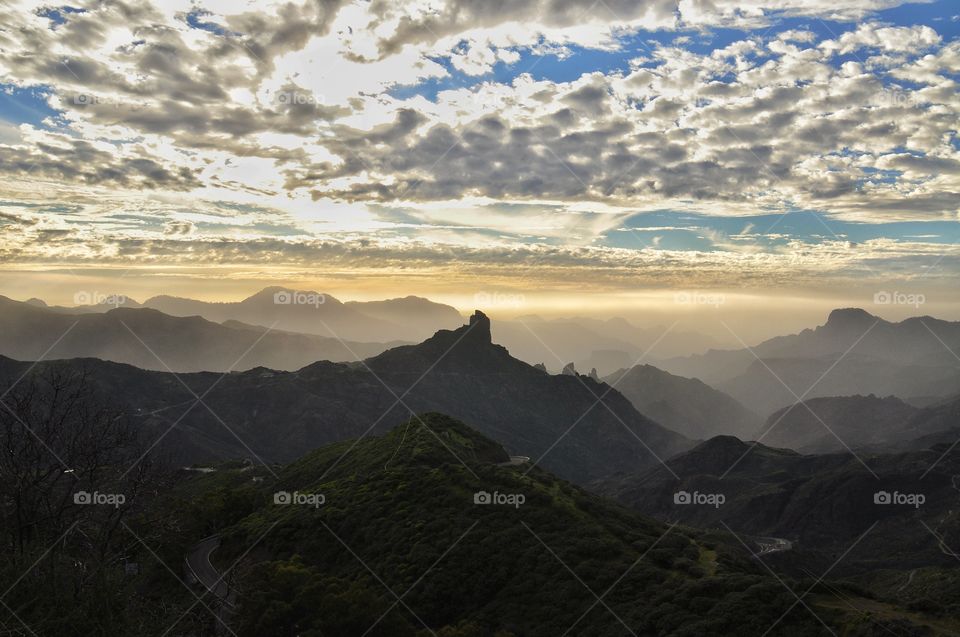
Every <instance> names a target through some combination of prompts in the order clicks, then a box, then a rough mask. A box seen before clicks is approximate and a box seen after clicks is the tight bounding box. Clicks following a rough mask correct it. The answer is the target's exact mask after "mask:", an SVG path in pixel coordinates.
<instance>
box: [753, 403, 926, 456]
mask: <svg viewBox="0 0 960 637" xmlns="http://www.w3.org/2000/svg"><path fill="white" fill-rule="evenodd" d="M919 411H920V410H919V409H917V408H916V407H912V406H911V405H908V404H907V403H905V402H903V401H902V400H900V399H899V398H896V397H894V396H888V397H886V398H879V397H877V396H873V395H870V396H835V397H830V398H811V399H810V400H807V401H804V403H803V404H795V405H791V406H790V407H786V408H784V409H781V410H780V411H776V412H774V413H772V414H771V415H770V417H769V418H768V419H767V422H766V423H765V424H764V426H763V427H761V428H760V429H759V430H758V431H756V432H754V435H753V436H752V438H753V439H756V440H761V439H762V440H763V443H764V444H766V445H769V446H772V447H787V448H790V449H796V450H797V451H801V452H804V453H829V452H834V451H843V450H845V449H846V448H847V447H852V448H859V447H864V446H877V445H889V444H893V443H896V442H898V441H904V440H909V439H913V438H917V437H919V436H922V435H924V434H928V433H933V432H932V431H929V430H928V431H923V430H917V429H915V428H913V427H912V426H910V424H909V422H910V420H911V419H912V418H913V416H914V415H915V414H916V413H917V412H919ZM944 428H945V427H944ZM831 432H832V433H831Z"/></svg>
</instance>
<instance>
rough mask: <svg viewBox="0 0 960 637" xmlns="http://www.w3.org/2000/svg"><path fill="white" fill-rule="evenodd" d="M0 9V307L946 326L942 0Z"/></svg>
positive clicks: (955, 192)
mask: <svg viewBox="0 0 960 637" xmlns="http://www.w3.org/2000/svg"><path fill="white" fill-rule="evenodd" d="M3 5H4V6H3V12H4V21H3V22H4V24H3V27H2V28H0V294H5V295H8V296H11V297H14V298H26V297H30V296H39V297H42V298H44V299H46V300H47V301H48V302H51V303H61V304H67V305H70V304H72V302H71V301H72V299H73V298H74V297H75V296H76V293H77V291H78V290H85V291H90V290H98V291H103V292H104V293H118V292H119V293H123V294H126V295H128V296H132V297H134V298H140V299H141V300H142V299H143V298H146V297H148V296H152V295H154V294H174V295H179V296H193V297H196V298H204V299H211V300H212V299H222V300H233V299H239V298H243V297H245V296H247V295H249V294H251V293H253V292H254V291H256V290H257V289H259V288H261V287H265V286H267V285H275V284H281V285H290V286H294V287H298V288H303V289H317V290H320V291H323V292H328V293H332V294H335V295H337V296H338V297H341V298H346V299H371V298H388V297H395V296H403V295H406V294H419V295H424V296H429V297H431V298H435V299H437V300H441V301H446V302H451V303H453V304H454V305H456V306H458V307H460V308H461V309H464V310H466V309H469V308H470V306H471V305H475V304H477V301H478V299H482V300H484V302H486V303H493V304H494V305H495V304H496V303H497V302H498V301H497V300H498V299H502V300H504V301H503V303H502V305H503V306H504V307H503V308H501V309H503V310H504V311H514V310H515V311H516V312H518V313H519V312H540V313H544V312H546V313H560V314H562V313H567V314H571V313H590V312H594V313H611V314H630V313H631V312H632V313H643V312H645V311H649V312H658V313H660V314H663V313H669V311H670V310H671V309H672V310H674V311H680V310H687V309H696V310H698V311H701V310H702V311H709V310H710V308H715V307H716V306H717V303H716V302H715V301H716V299H718V298H723V299H729V300H736V299H739V300H741V303H740V306H739V307H740V310H742V311H745V312H747V311H749V312H754V311H763V310H764V309H767V310H769V309H770V308H779V310H780V311H781V313H783V314H788V315H794V314H795V313H796V310H797V308H798V307H803V308H815V310H811V311H816V312H820V311H821V310H823V309H824V308H829V307H835V306H840V305H859V306H865V307H868V309H873V310H877V311H878V313H880V314H884V313H887V314H890V315H891V316H893V315H909V314H915V313H920V308H919V307H918V305H919V304H917V303H916V302H915V301H916V299H917V298H920V297H922V298H923V304H924V305H926V306H928V307H927V308H925V311H926V312H927V313H931V314H936V315H940V316H944V317H947V318H960V296H958V294H957V292H958V287H957V284H956V281H957V276H958V274H960V248H958V244H960V241H958V239H960V137H958V122H960V95H958V85H957V82H958V80H960V39H958V33H960V5H958V4H957V2H956V1H955V0H933V1H929V2H901V1H899V0H776V1H774V0H648V1H636V0H512V1H510V2H501V1H494V0H491V1H488V2H476V1H473V0H423V1H419V0H418V1H410V2H407V1H396V0H364V1H358V2H348V1H346V0H310V1H308V2H303V3H301V2H297V1H296V0H293V1H285V2H279V3H274V2H265V1H259V0H258V1H257V2H251V1H248V2H244V1H238V0H231V1H229V2H227V1H219V0H215V1H202V0H198V1H192V2H188V1H169V2H159V1H148V0H143V1H139V0H131V1H127V2H124V1H116V2H108V3H101V2H76V3H71V4H68V5H47V4H39V3H30V2H18V1H10V0H6V1H4V2H3ZM884 294H887V295H890V296H889V298H892V299H894V301H892V302H890V303H884V301H883V299H885V298H887V297H885V296H883V295H884ZM878 298H879V299H880V301H877V299H878ZM517 299H523V303H522V304H518V303H517ZM711 299H713V301H714V302H712V303H711V302H710V300H711ZM897 299H901V300H902V299H907V300H906V301H903V302H900V301H898V300H897ZM910 299H912V300H910ZM701 300H702V301H703V302H701ZM518 305H522V306H523V307H518ZM678 305H679V306H684V305H688V306H694V307H693V308H684V307H679V308H678ZM700 306H703V307H702V308H701V307H700ZM871 306H872V307H871ZM878 306H879V307H878Z"/></svg>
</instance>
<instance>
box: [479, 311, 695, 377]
mask: <svg viewBox="0 0 960 637" xmlns="http://www.w3.org/2000/svg"><path fill="white" fill-rule="evenodd" d="M494 337H495V338H496V341H497V342H498V343H502V344H503V345H504V346H505V347H507V348H508V349H509V350H510V351H511V352H512V353H513V355H514V356H516V357H517V358H519V359H521V360H524V361H527V362H529V363H538V362H543V363H546V365H547V367H548V368H549V369H556V370H558V371H559V370H560V369H561V368H562V367H563V366H564V365H565V364H567V363H569V362H571V361H572V362H574V363H576V366H577V368H578V369H581V370H584V371H585V372H586V371H589V370H590V368H591V367H596V368H597V369H598V370H599V373H600V374H602V375H606V374H609V373H612V372H613V371H615V370H617V369H619V368H621V367H625V366H628V365H631V364H633V363H634V362H636V361H637V360H638V359H640V358H641V357H642V356H643V355H644V353H646V354H647V356H648V357H670V356H676V355H678V354H686V353H689V352H696V351H703V350H704V349H706V348H707V347H709V346H710V345H711V344H712V343H713V341H712V339H710V338H709V337H706V336H703V335H702V334H698V333H695V332H672V331H669V330H666V328H649V329H645V328H641V327H637V326H634V325H633V324H631V323H630V322H628V321H626V320H625V319H622V318H613V319H609V320H606V321H600V320H596V319H589V318H569V319H543V318H540V317H537V316H525V317H521V318H518V319H514V320H504V321H499V320H498V321H496V323H495V324H494ZM608 361H609V362H608Z"/></svg>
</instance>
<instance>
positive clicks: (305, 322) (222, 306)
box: [144, 287, 461, 342]
mask: <svg viewBox="0 0 960 637" xmlns="http://www.w3.org/2000/svg"><path fill="white" fill-rule="evenodd" d="M144 306H145V307H150V308H153V309H157V310H160V311H161V312H164V313H166V314H170V315H173V316H202V317H204V318H206V319H208V320H211V321H215V322H218V323H220V322H223V321H229V320H233V321H240V322H242V323H248V324H253V325H261V326H266V327H270V326H272V327H274V328H275V329H280V330H286V331H290V332H300V333H304V334H318V335H322V336H328V337H337V338H342V339H345V340H359V341H375V342H386V341H396V340H404V341H411V340H421V339H422V338H423V337H424V335H426V334H432V333H433V332H434V331H436V330H437V329H438V328H442V327H454V326H456V325H459V324H460V323H461V317H460V314H459V313H458V312H457V311H456V310H455V309H454V308H452V307H450V306H448V305H440V304H439V303H433V302H432V301H429V300H427V299H423V298H419V297H406V298H403V299H391V300H388V301H374V302H370V303H358V302H349V303H342V302H341V301H339V300H338V299H336V298H335V297H333V296H331V295H329V294H321V293H319V292H313V291H301V290H292V289H289V288H283V287H269V288H265V289H263V290H261V291H260V292H257V293H256V294H254V295H253V296H250V297H248V298H246V299H244V300H242V301H238V302H235V303H211V302H207V301H196V300H193V299H183V298H177V297H172V296H155V297H153V298H151V299H147V301H145V302H144Z"/></svg>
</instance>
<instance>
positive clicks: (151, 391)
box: [0, 313, 692, 481]
mask: <svg viewBox="0 0 960 637" xmlns="http://www.w3.org/2000/svg"><path fill="white" fill-rule="evenodd" d="M197 320H199V319H197ZM28 367H29V366H28V365H27V364H25V363H15V362H14V361H9V360H0V377H2V376H4V375H6V376H10V377H11V378H12V379H15V378H16V377H17V374H19V373H23V372H24V371H26V369H27V368H28ZM50 369H65V370H79V369H85V370H87V372H88V374H89V375H90V376H92V377H93V378H94V379H95V381H96V382H97V383H98V385H99V386H100V387H101V388H102V389H103V391H104V392H105V393H107V394H108V395H109V396H111V398H112V399H113V400H116V401H122V402H123V403H124V406H125V407H126V410H127V411H129V412H131V413H134V414H136V416H137V417H138V418H139V419H140V421H141V422H142V426H144V427H148V428H151V430H154V431H157V432H161V433H162V432H168V433H167V434H165V437H164V439H163V442H164V448H166V449H169V450H170V451H175V452H176V453H177V454H179V455H180V456H181V458H182V459H183V460H185V461H207V460H211V459H217V458H230V457H236V456H246V457H249V456H251V455H254V456H257V457H260V458H263V459H265V460H267V461H288V460H291V459H293V458H296V457H298V456H299V455H301V454H302V453H303V452H304V451H305V450H308V449H313V448H315V447H318V446H320V445H322V444H326V443H330V442H335V441H338V440H344V439H349V438H356V437H359V436H361V435H363V434H364V433H365V432H367V431H370V432H371V433H377V432H383V431H386V430H388V429H390V428H391V427H392V426H394V425H396V424H397V423H399V422H403V421H404V420H406V419H407V418H409V417H410V414H411V411H412V412H414V413H418V412H425V411H443V412H444V413H449V414H451V415H453V416H455V417H457V418H459V419H462V420H465V421H468V422H472V423H478V424H479V426H481V427H482V428H483V432H484V433H485V434H486V435H489V436H490V437H493V438H495V439H497V440H500V441H501V442H503V443H504V444H505V445H506V446H507V448H508V449H510V451H511V452H512V453H515V454H517V455H526V456H531V457H533V458H534V459H537V458H540V457H542V458H543V463H544V466H546V467H548V468H550V469H551V470H553V471H555V472H556V473H558V474H560V475H563V476H565V477H568V478H570V479H574V480H581V481H585V480H590V479H594V478H597V477H600V476H603V475H607V474H608V473H609V472H611V471H618V470H619V471H625V470H628V469H635V468H638V467H648V466H651V465H653V464H655V463H656V462H657V458H656V456H659V457H661V458H665V457H669V456H670V455H673V454H674V453H677V452H679V451H682V450H684V449H687V448H689V446H690V445H691V444H692V443H691V442H690V441H688V440H687V439H686V438H684V437H683V436H681V435H679V434H677V433H675V432H673V431H670V430H669V429H665V428H664V427H661V426H660V425H658V424H657V423H655V422H653V421H651V420H650V419H648V418H646V417H644V416H643V415H641V414H640V413H638V412H637V410H636V409H635V408H634V407H633V406H632V405H631V404H630V403H629V401H628V400H627V399H626V398H624V397H623V396H622V395H621V394H620V393H619V392H616V391H608V390H609V387H608V386H607V385H606V384H603V383H598V382H596V381H593V380H591V379H589V378H585V377H575V376H551V375H549V374H546V373H545V372H542V371H540V370H538V369H536V368H534V367H532V366H530V365H527V364H526V363H524V362H522V361H519V360H516V359H515V358H513V357H511V356H510V355H509V353H508V352H507V351H506V349H504V348H502V347H500V346H498V345H494V344H493V343H492V342H491V340H490V322H489V320H488V319H487V318H486V317H485V316H483V315H482V314H479V313H478V314H475V315H474V317H473V318H472V319H471V324H470V325H467V326H463V327H461V328H459V329H457V330H453V331H449V330H441V331H439V332H438V333H437V334H436V335H435V336H434V337H432V338H430V339H428V340H427V341H425V342H424V343H421V344H420V345H416V346H404V347H399V348H395V349H392V350H389V351H387V352H384V353H382V354H380V355H379V356H376V357H374V358H372V359H369V360H368V361H366V362H365V363H363V364H360V363H352V364H343V363H331V362H318V363H314V364H312V365H309V366H307V367H305V368H303V369H300V370H299V371H297V372H278V371H273V370H269V369H263V368H257V369H252V370H249V371H246V372H242V373H232V374H228V375H225V376H222V375H219V374H211V373H204V374H180V375H178V377H172V376H171V375H170V374H161V373H157V372H147V371H143V370H138V369H133V368H129V367H124V366H120V365H114V364H108V363H101V362H98V361H90V360H77V361H63V362H51V363H42V364H40V365H37V367H36V369H35V370H34V371H35V372H37V373H42V372H44V371H45V370H50ZM184 385H186V386H187V387H189V388H190V389H189V390H188V389H187V387H185V386H184ZM191 392H192V393H191ZM208 392H209V393H208ZM194 394H195V395H196V396H202V397H203V405H197V404H195V403H196V398H195V395H194ZM601 397H602V400H601ZM398 399H401V400H398ZM206 407H209V409H207V408H206ZM251 452H252V453H251ZM654 454H655V455H654Z"/></svg>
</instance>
